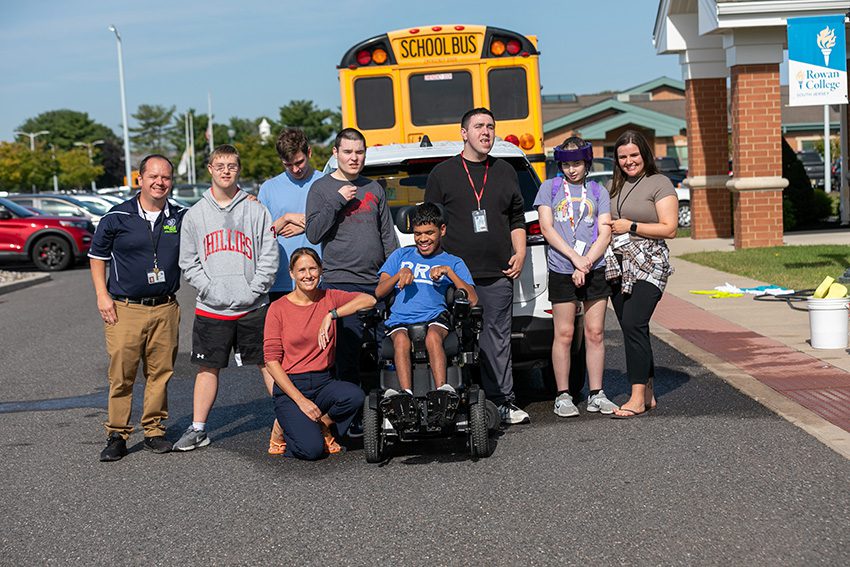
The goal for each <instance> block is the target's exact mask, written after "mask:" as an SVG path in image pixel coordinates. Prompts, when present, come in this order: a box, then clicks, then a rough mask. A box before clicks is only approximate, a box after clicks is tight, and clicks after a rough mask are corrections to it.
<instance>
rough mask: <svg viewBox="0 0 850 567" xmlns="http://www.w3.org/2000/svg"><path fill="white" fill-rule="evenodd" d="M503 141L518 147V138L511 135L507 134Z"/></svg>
mask: <svg viewBox="0 0 850 567" xmlns="http://www.w3.org/2000/svg"><path fill="white" fill-rule="evenodd" d="M505 141H506V142H510V143H511V144H513V145H515V146H519V138H517V137H516V136H515V135H513V134H508V135H507V136H505Z"/></svg>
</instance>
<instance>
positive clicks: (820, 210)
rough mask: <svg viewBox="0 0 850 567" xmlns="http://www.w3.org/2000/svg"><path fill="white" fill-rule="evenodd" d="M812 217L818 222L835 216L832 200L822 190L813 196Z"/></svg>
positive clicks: (818, 190) (815, 191)
mask: <svg viewBox="0 0 850 567" xmlns="http://www.w3.org/2000/svg"><path fill="white" fill-rule="evenodd" d="M812 197H813V198H812V216H813V217H814V220H816V221H822V220H824V219H825V218H827V217H829V216H831V215H832V214H833V212H832V211H833V201H832V198H831V197H830V196H829V195H827V194H826V191H824V190H822V189H815V190H814V194H813V196H812Z"/></svg>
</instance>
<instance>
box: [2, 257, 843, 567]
mask: <svg viewBox="0 0 850 567" xmlns="http://www.w3.org/2000/svg"><path fill="white" fill-rule="evenodd" d="M192 299H193V298H192V293H191V290H190V289H188V288H185V289H184V290H182V291H181V294H180V301H181V304H182V305H183V309H184V311H183V319H182V321H181V345H180V352H179V356H178V362H177V369H176V375H175V378H174V379H173V381H172V382H171V385H170V388H169V406H170V414H171V419H170V420H169V423H168V425H169V429H168V436H169V437H170V438H171V439H177V437H178V436H179V435H180V433H181V432H182V430H183V429H185V427H186V426H187V425H188V424H189V422H190V419H191V394H192V383H193V377H194V368H193V366H192V365H191V363H190V362H189V350H190V349H189V346H190V339H191V324H192ZM0 333H2V336H3V348H2V349H0V446H2V450H3V459H2V460H0V483H2V487H3V490H2V494H0V510H2V514H0V564H4V565H21V564H47V563H51V564H86V565H106V564H109V565H116V564H117V565H142V564H144V565H170V564H178V563H180V564H207V565H231V564H239V565H253V564H269V563H277V564H288V563H295V562H298V563H300V564H305V565H327V564H343V565H365V564H380V565H389V564H411V565H424V564H429V565H434V564H449V565H457V564H472V565H478V564H485V563H486V564H490V565H514V564H527V565H549V564H554V563H562V564H584V565H586V564H593V565H610V564H621V565H679V564H682V565H684V564H687V565H717V564H730V563H731V564H774V565H815V564H818V565H843V564H846V562H847V557H848V556H850V532H848V529H847V528H848V525H850V483H848V480H849V479H850V461H848V460H846V459H844V458H842V457H841V456H840V455H838V454H837V453H835V452H833V451H832V450H830V449H829V448H827V447H826V446H824V445H822V444H821V443H820V442H818V441H817V440H815V439H814V438H813V437H811V436H809V435H808V434H806V433H805V432H804V431H802V430H800V429H798V428H797V427H795V426H793V425H792V424H790V423H788V422H787V421H786V420H784V419H782V418H780V417H779V416H777V415H775V414H774V413H772V412H770V411H769V410H767V409H765V407H763V406H762V405H760V404H759V403H758V402H756V401H754V400H752V399H750V398H748V397H746V396H745V395H743V394H742V393H740V392H739V391H738V390H736V389H734V388H733V387H731V386H729V385H728V384H727V383H726V382H724V381H723V380H721V379H720V378H718V377H717V376H715V375H713V374H711V373H710V372H709V371H707V370H706V369H705V368H703V367H702V366H700V365H699V364H698V363H696V362H695V361H694V360H692V359H689V358H687V357H685V356H683V355H682V354H680V353H679V352H677V351H676V350H674V349H672V348H671V347H669V346H668V345H667V344H666V343H664V342H661V341H659V340H656V341H655V342H654V345H653V346H654V348H655V353H656V364H657V377H656V390H657V393H658V394H659V409H657V410H656V411H654V412H652V414H651V415H648V416H646V417H642V418H639V419H632V420H627V421H615V420H611V419H608V418H607V417H602V416H599V415H591V414H587V413H586V412H584V411H583V409H584V408H583V406H580V407H581V409H582V414H581V416H580V417H578V418H572V419H567V420H563V419H560V418H557V417H556V416H555V415H554V414H552V411H551V405H552V402H551V400H549V399H541V397H540V394H541V393H540V392H539V391H536V390H535V389H534V386H535V385H536V384H538V382H539V381H538V380H536V378H537V377H536V376H535V375H534V373H523V374H522V375H520V376H518V378H517V379H518V382H520V385H522V386H523V391H524V393H525V394H526V398H527V399H530V400H535V399H537V400H539V401H530V402H526V404H527V405H526V409H527V410H528V411H529V412H530V413H531V416H532V420H533V422H532V424H531V425H523V426H516V427H512V428H510V429H508V430H506V431H505V432H504V433H503V434H502V435H501V437H500V438H499V440H498V445H497V447H496V451H495V453H494V455H493V456H492V457H491V458H489V459H482V460H479V461H477V462H475V461H472V460H470V459H469V458H468V457H467V455H466V451H465V449H464V447H463V445H462V443H458V444H452V443H446V442H433V443H428V444H420V445H416V446H410V447H405V450H404V451H403V452H401V453H400V454H397V455H396V456H394V457H393V458H392V459H391V460H389V461H388V462H387V463H385V464H383V465H382V466H376V465H367V464H366V463H365V459H364V456H363V452H362V450H360V449H358V448H356V446H355V447H353V448H352V449H351V450H349V451H348V452H347V453H346V454H344V455H342V456H338V457H332V458H328V459H326V460H324V461H320V462H316V463H306V462H298V461H294V460H289V459H283V458H280V457H271V456H268V455H267V454H266V453H265V450H266V447H267V441H268V433H269V428H270V426H271V422H272V419H273V412H272V405H271V401H270V400H269V399H268V397H267V395H266V394H265V391H264V388H263V386H262V382H261V379H260V377H259V374H258V372H257V370H256V369H249V368H241V369H238V368H232V369H228V370H226V371H224V372H223V379H222V382H221V389H220V394H219V398H218V401H217V403H216V406H215V408H214V409H213V412H212V415H211V417H210V420H209V428H210V435H211V438H212V441H213V442H212V444H211V445H210V446H209V447H208V448H206V449H202V450H197V451H194V452H191V453H187V454H167V455H154V454H151V453H149V452H146V451H143V450H142V449H141V440H142V434H141V432H136V433H135V434H134V435H133V436H132V437H131V441H130V444H129V446H130V450H131V453H130V454H129V455H128V456H127V457H125V458H124V459H123V460H121V461H119V462H117V463H100V462H99V461H98V453H99V452H100V450H101V449H102V448H103V446H104V442H105V434H104V431H103V428H102V426H101V423H102V422H103V420H104V419H105V416H106V401H105V400H106V397H105V390H106V363H107V360H106V353H105V349H104V343H103V333H102V324H101V322H100V320H99V318H98V316H97V312H96V309H95V301H94V294H93V291H92V288H91V282H90V279H89V275H88V270H87V269H85V268H84V267H83V268H77V269H74V270H72V271H69V272H63V273H59V274H54V277H53V279H52V281H49V282H46V283H42V284H39V285H37V286H34V287H31V288H28V289H22V290H18V291H14V292H11V293H7V294H5V295H2V296H0ZM606 345H607V349H608V350H607V357H606V377H605V380H606V383H605V385H606V391H607V392H608V394H609V396H611V397H612V399H614V400H615V401H620V402H622V401H623V400H625V398H626V397H627V392H628V384H627V382H626V380H625V379H624V376H623V375H624V371H625V364H624V359H623V355H622V340H621V336H620V334H619V330H618V328H617V325H616V320H615V319H614V317H613V314H611V313H610V312H609V318H608V324H607V334H606ZM137 392H138V393H139V395H138V396H137V397H136V401H137V403H136V410H135V411H134V416H136V417H137V416H138V415H139V412H138V406H139V405H140V402H141V395H140V394H141V390H140V389H139V388H137Z"/></svg>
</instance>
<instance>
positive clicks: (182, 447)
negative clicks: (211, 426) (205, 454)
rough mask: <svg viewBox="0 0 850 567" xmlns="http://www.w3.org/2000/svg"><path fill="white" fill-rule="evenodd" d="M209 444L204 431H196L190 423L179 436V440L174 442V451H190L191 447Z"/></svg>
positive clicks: (197, 447) (196, 447)
mask: <svg viewBox="0 0 850 567" xmlns="http://www.w3.org/2000/svg"><path fill="white" fill-rule="evenodd" d="M209 444H210V438H209V437H207V432H206V431H198V430H197V429H195V428H194V427H192V426H191V425H190V426H189V429H187V430H186V432H185V433H184V434H183V435H182V436H181V437H180V440H179V441H178V442H177V443H175V444H174V450H175V451H191V450H192V449H200V448H201V447H206V446H207V445H209Z"/></svg>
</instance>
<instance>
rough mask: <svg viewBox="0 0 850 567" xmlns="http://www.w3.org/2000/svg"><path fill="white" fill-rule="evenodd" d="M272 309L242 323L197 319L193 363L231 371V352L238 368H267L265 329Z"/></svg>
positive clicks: (264, 308)
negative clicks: (267, 315)
mask: <svg viewBox="0 0 850 567" xmlns="http://www.w3.org/2000/svg"><path fill="white" fill-rule="evenodd" d="M266 311H268V305H264V306H262V307H260V308H259V309H256V310H254V311H251V312H250V313H248V314H247V315H245V316H244V317H240V318H239V319H214V318H212V317H204V316H202V315H195V324H194V326H193V327H192V362H194V363H195V364H197V365H198V366H205V367H207V368H227V363H228V361H229V360H230V351H231V350H233V351H235V353H236V364H237V365H238V366H242V365H243V364H263V362H265V359H264V356H263V329H264V327H265V325H266Z"/></svg>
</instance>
